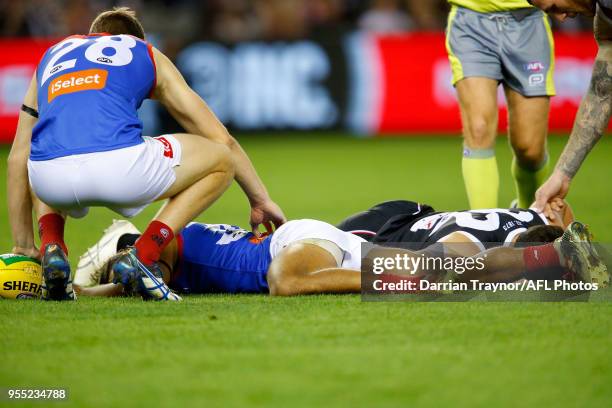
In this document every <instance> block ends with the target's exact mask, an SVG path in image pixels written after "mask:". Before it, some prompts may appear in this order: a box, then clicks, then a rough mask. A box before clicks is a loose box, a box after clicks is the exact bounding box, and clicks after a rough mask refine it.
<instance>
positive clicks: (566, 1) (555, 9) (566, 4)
mask: <svg viewBox="0 0 612 408" xmlns="http://www.w3.org/2000/svg"><path fill="white" fill-rule="evenodd" d="M527 1H528V2H529V3H530V4H532V5H534V6H536V7H538V8H541V9H542V10H544V11H545V12H546V13H548V14H550V15H551V16H553V17H554V18H555V19H557V20H559V21H563V20H565V19H567V18H573V17H576V16H577V15H578V14H586V15H593V13H594V11H595V0H527Z"/></svg>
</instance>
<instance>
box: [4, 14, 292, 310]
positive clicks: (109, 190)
mask: <svg viewBox="0 0 612 408" xmlns="http://www.w3.org/2000/svg"><path fill="white" fill-rule="evenodd" d="M147 98H153V99H156V100H158V101H159V102H161V104H163V105H164V106H165V107H166V108H167V109H168V112H169V113H170V114H171V115H172V116H173V117H174V118H175V119H176V120H177V122H178V123H179V124H180V125H181V126H182V127H183V128H184V129H185V133H179V134H173V135H165V136H163V137H159V138H151V137H145V136H143V135H142V122H141V121H140V120H139V118H138V114H137V110H138V108H139V107H140V105H141V103H142V102H143V100H145V99H147ZM233 179H235V180H236V181H237V182H238V184H240V186H241V187H242V189H243V190H244V192H245V193H246V195H247V196H248V199H249V203H250V204H251V223H252V225H253V227H254V228H255V227H256V226H257V225H258V224H261V223H264V224H265V225H266V226H267V227H269V228H271V226H270V222H273V223H275V224H281V223H282V222H283V221H284V215H283V213H282V211H281V210H280V208H279V207H278V206H277V205H276V204H275V203H274V202H273V201H272V200H271V199H270V197H269V195H268V193H267V191H266V188H265V187H264V185H263V183H262V181H261V180H260V179H259V177H258V175H257V173H256V171H255V169H254V168H253V165H252V163H251V161H250V160H249V158H248V157H247V155H246V153H245V152H244V151H243V150H242V148H241V147H240V145H239V144H238V142H237V141H236V140H235V139H234V138H233V137H232V136H231V135H230V134H229V133H228V132H227V130H226V129H225V127H224V126H223V124H221V122H220V121H219V120H218V119H217V118H216V116H215V115H214V114H213V113H212V111H211V110H210V109H209V108H208V106H207V105H206V103H205V102H204V101H203V100H202V99H201V98H200V97H199V96H198V95H197V94H196V93H195V92H194V91H193V90H192V89H191V88H190V87H189V86H188V84H187V83H186V82H185V80H184V79H183V77H182V76H181V74H180V73H179V71H178V70H177V69H176V67H175V66H174V64H173V63H172V62H171V61H170V60H169V59H168V58H167V57H166V56H165V55H164V54H162V53H161V52H160V51H158V50H157V49H155V48H154V47H152V46H151V45H150V44H149V43H147V42H146V41H145V34H144V30H143V28H142V26H141V24H140V22H139V21H138V19H137V18H136V16H135V14H134V12H133V11H131V10H130V9H127V8H119V9H115V10H110V11H106V12H103V13H101V14H100V15H98V16H97V17H96V19H95V20H94V21H93V23H92V25H91V29H90V33H89V34H87V35H76V36H71V37H68V38H66V39H64V40H62V41H61V42H59V43H58V44H56V45H54V46H53V47H51V48H49V49H48V50H47V51H46V52H45V54H44V55H43V56H42V58H41V60H40V63H39V65H38V67H37V69H36V73H35V74H34V76H33V78H32V81H31V83H30V86H29V88H28V91H27V93H26V95H25V98H24V102H23V107H22V112H21V113H20V115H19V123H18V126H17V133H16V135H15V141H14V142H13V146H12V148H11V152H10V154H9V159H8V183H7V190H8V211H9V219H10V222H11V227H12V235H13V242H14V248H13V252H14V253H18V254H24V255H28V256H32V257H38V256H39V251H38V249H37V248H36V247H35V244H34V233H33V221H32V209H33V207H34V211H35V212H36V214H37V215H38V227H39V233H40V238H41V246H40V255H41V256H42V267H43V274H44V278H45V290H43V295H44V297H45V298H50V299H55V300H73V299H74V294H73V292H72V289H71V282H70V265H69V263H68V259H67V256H66V254H67V252H68V249H67V247H66V244H65V242H64V223H65V217H66V214H68V215H70V216H72V217H76V218H80V217H84V216H85V215H86V214H87V212H88V207H89V206H105V207H108V208H110V209H111V210H113V211H116V212H118V213H120V214H122V215H123V216H126V217H130V216H134V215H136V214H137V213H138V212H139V211H141V210H142V209H143V208H144V207H145V206H146V205H148V204H150V203H151V202H153V201H157V200H164V199H167V202H166V205H165V206H164V207H163V208H162V209H161V210H160V212H159V213H158V214H157V215H156V217H155V219H154V220H152V221H151V223H150V224H149V226H148V227H147V229H146V230H145V231H144V233H143V234H142V236H141V237H140V238H139V240H138V241H137V242H136V243H135V245H134V247H133V248H132V249H131V250H130V251H129V252H126V253H125V254H124V256H125V257H128V258H130V259H131V262H133V263H135V264H137V265H138V266H139V268H140V269H142V273H144V274H152V275H156V276H158V277H161V271H160V270H159V267H158V265H157V259H158V258H159V255H160V253H161V252H162V250H163V249H164V247H165V246H166V245H167V244H168V243H169V242H170V241H172V238H173V236H174V234H175V233H176V232H178V231H180V230H181V229H182V228H183V227H184V226H185V225H186V224H187V223H188V222H189V221H191V220H193V219H194V218H195V217H196V216H197V215H199V214H200V213H201V212H202V211H204V210H205V209H206V208H208V207H209V206H210V205H211V204H212V203H213V202H214V201H215V200H216V199H217V198H219V196H220V195H221V194H222V193H223V192H224V191H225V190H226V189H227V187H228V186H229V185H230V184H231V182H232V180H233ZM29 186H30V187H31V188H29Z"/></svg>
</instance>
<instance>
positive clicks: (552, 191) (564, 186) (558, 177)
mask: <svg viewBox="0 0 612 408" xmlns="http://www.w3.org/2000/svg"><path fill="white" fill-rule="evenodd" d="M571 181H572V180H571V179H570V178H569V177H568V176H567V175H565V174H563V172H561V171H560V170H555V171H554V172H553V174H551V176H550V177H549V178H548V180H546V182H545V183H544V184H542V186H540V188H539V189H538V191H536V194H535V198H536V200H535V203H533V207H535V209H536V210H537V211H538V212H542V211H544V208H545V207H546V203H547V202H549V201H552V200H553V199H554V198H555V197H557V198H565V196H566V195H567V192H568V191H569V187H570V182H571Z"/></svg>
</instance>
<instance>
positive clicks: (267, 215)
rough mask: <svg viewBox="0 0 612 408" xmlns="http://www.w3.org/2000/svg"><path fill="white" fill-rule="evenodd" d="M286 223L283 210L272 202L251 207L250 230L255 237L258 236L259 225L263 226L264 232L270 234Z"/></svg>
mask: <svg viewBox="0 0 612 408" xmlns="http://www.w3.org/2000/svg"><path fill="white" fill-rule="evenodd" d="M286 221H287V218H286V217H285V214H283V210H281V208H280V207H279V206H278V205H277V204H276V203H275V202H274V201H272V200H268V201H265V202H263V203H261V204H256V205H253V206H251V228H252V230H253V234H255V235H256V236H260V232H259V226H260V225H262V224H263V226H264V227H265V228H266V231H267V232H268V233H269V234H271V233H272V232H274V229H275V228H278V227H280V226H281V225H283V224H284V223H285V222H286ZM273 225H274V227H273Z"/></svg>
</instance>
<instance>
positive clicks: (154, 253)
mask: <svg viewBox="0 0 612 408" xmlns="http://www.w3.org/2000/svg"><path fill="white" fill-rule="evenodd" d="M173 238H174V232H172V229H171V228H170V227H169V226H167V225H166V224H164V223H163V222H160V221H151V224H149V226H148V227H147V230H146V231H145V232H143V234H142V235H141V236H140V238H138V240H137V241H136V243H135V244H134V247H136V251H138V258H140V260H141V261H142V263H144V264H145V265H151V264H152V263H154V262H157V261H158V260H159V257H160V255H161V253H162V251H163V250H164V248H166V246H167V245H168V244H169V243H170V241H172V239H173Z"/></svg>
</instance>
